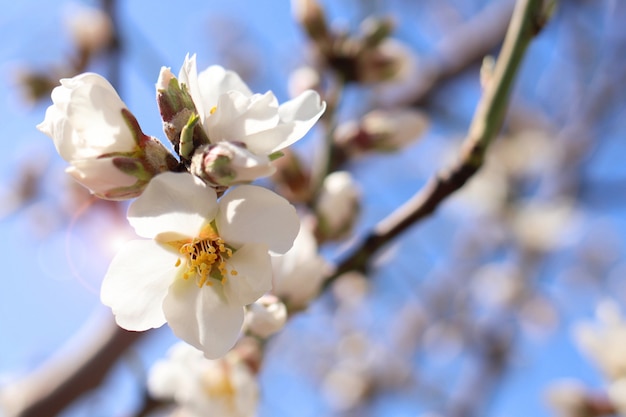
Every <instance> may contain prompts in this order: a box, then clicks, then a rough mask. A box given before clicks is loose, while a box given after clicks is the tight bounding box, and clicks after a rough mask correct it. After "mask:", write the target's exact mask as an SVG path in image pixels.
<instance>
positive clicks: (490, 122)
mask: <svg viewBox="0 0 626 417" xmlns="http://www.w3.org/2000/svg"><path fill="white" fill-rule="evenodd" d="M541 6H542V1H541V0H521V1H519V2H518V3H517V5H516V8H515V10H514V13H513V17H512V19H511V24H510V26H509V30H508V32H507V35H506V38H505V40H504V45H503V46H502V50H501V52H500V56H499V58H498V61H497V63H496V67H495V69H494V74H493V77H492V79H491V81H490V82H489V84H488V85H487V87H486V89H485V92H484V95H483V97H482V99H481V101H480V102H479V104H478V108H477V110H476V113H475V115H474V118H473V120H472V123H471V125H470V128H469V132H468V135H467V137H466V138H465V141H464V144H463V148H462V151H461V154H460V157H459V159H458V161H457V162H456V164H455V165H454V166H452V167H451V168H450V169H448V170H442V171H440V172H438V173H437V174H435V175H434V177H432V178H431V179H430V181H429V182H428V183H427V184H426V185H425V186H424V188H422V189H421V190H420V191H418V192H417V193H416V194H415V195H414V196H413V197H412V198H411V199H410V200H409V201H407V202H406V203H405V204H404V205H403V206H401V207H400V208H398V209H397V210H396V211H394V212H393V213H391V215H389V216H388V217H387V218H385V219H383V220H382V221H381V222H380V223H378V224H377V225H376V226H375V227H374V229H373V230H372V231H371V232H370V233H369V234H368V235H367V236H366V237H365V239H363V240H362V241H361V242H359V243H357V245H356V247H355V248H354V249H353V250H352V251H351V252H350V253H349V255H348V256H347V257H345V258H344V259H343V260H342V261H341V262H340V263H339V265H338V266H337V268H336V270H335V272H334V274H333V275H331V276H330V277H329V278H328V279H327V281H326V283H325V285H326V286H328V285H329V284H330V283H331V282H332V281H334V280H335V279H336V278H337V277H338V276H339V275H341V274H342V273H344V272H347V271H351V270H357V271H365V270H366V269H367V267H368V261H369V259H370V258H371V256H372V254H374V253H375V252H376V251H378V250H379V249H380V248H381V247H382V246H384V245H385V244H387V243H388V242H390V241H391V240H393V239H394V238H396V237H397V236H398V235H400V234H401V233H403V232H404V231H406V230H407V229H408V228H410V227H411V226H413V225H414V224H416V223H417V222H418V221H420V220H422V219H424V218H425V217H426V216H428V215H430V214H431V213H433V212H434V211H435V209H436V208H437V207H438V206H439V204H440V203H441V202H442V201H443V200H445V199H446V198H447V197H448V196H450V195H451V194H452V193H453V192H455V191H456V190H458V189H459V188H461V187H462V186H463V185H464V184H465V183H466V182H467V180H468V179H470V178H471V177H472V176H473V175H474V174H475V173H476V172H477V171H478V170H479V169H480V167H481V166H482V164H483V161H484V158H485V153H486V151H487V148H488V147H489V144H490V143H491V142H492V140H493V139H494V138H495V137H496V135H497V134H498V132H499V131H500V128H501V127H502V122H503V119H504V115H505V113H506V108H507V103H508V98H509V95H510V92H511V88H512V86H513V81H514V78H515V74H516V72H517V70H518V68H519V66H520V63H521V61H522V58H523V56H524V53H525V51H526V47H527V46H528V44H529V43H530V41H531V39H532V38H533V37H534V36H535V35H536V34H537V33H538V32H539V30H540V28H541V22H542V20H543V16H542V13H541Z"/></svg>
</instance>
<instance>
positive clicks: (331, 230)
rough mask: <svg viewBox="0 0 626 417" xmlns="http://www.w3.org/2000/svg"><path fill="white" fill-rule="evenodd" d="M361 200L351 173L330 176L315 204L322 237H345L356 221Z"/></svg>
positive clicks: (325, 180)
mask: <svg viewBox="0 0 626 417" xmlns="http://www.w3.org/2000/svg"><path fill="white" fill-rule="evenodd" d="M359 199H360V191H359V190H358V187H357V185H356V182H355V181H354V179H353V178H352V175H351V174H350V173H349V172H347V171H336V172H333V173H331V174H330V175H328V176H327V177H326V178H325V179H324V182H323V183H322V188H321V190H320V193H319V197H318V199H317V202H316V204H315V212H316V214H317V215H318V218H319V222H320V227H319V229H320V232H321V234H322V236H324V237H325V238H330V239H336V238H341V237H343V236H345V235H346V234H347V233H348V232H349V231H350V230H351V228H352V226H353V224H354V222H355V221H356V216H357V213H358V209H359Z"/></svg>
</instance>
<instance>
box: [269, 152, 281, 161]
mask: <svg viewBox="0 0 626 417" xmlns="http://www.w3.org/2000/svg"><path fill="white" fill-rule="evenodd" d="M283 156H285V153H284V152H281V151H276V152H272V153H271V154H269V155H267V157H268V158H269V160H270V161H275V160H277V159H278V158H282V157H283Z"/></svg>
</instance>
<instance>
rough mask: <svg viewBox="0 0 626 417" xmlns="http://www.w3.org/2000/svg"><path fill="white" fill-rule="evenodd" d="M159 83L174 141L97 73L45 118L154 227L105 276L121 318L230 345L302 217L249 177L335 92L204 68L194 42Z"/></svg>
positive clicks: (68, 149) (80, 162)
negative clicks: (146, 128) (144, 122)
mask: <svg viewBox="0 0 626 417" xmlns="http://www.w3.org/2000/svg"><path fill="white" fill-rule="evenodd" d="M156 87H157V102H158V104H159V109H160V113H161V117H162V119H163V127H164V132H165V134H166V136H167V138H168V139H169V141H170V142H171V144H172V146H173V148H174V150H175V152H176V155H174V154H172V153H171V152H170V151H168V150H167V148H166V147H165V146H164V145H163V144H162V143H161V142H159V141H158V140H157V139H156V138H154V137H150V136H147V135H145V134H144V133H143V132H142V131H141V129H140V127H139V123H138V122H137V120H136V119H135V117H134V116H133V115H132V113H130V111H129V110H128V109H127V108H126V105H125V104H124V103H123V102H122V100H121V99H120V97H119V96H118V94H117V93H116V91H115V89H114V88H113V87H112V86H111V84H109V83H108V82H107V81H106V80H105V79H104V78H102V77H101V76H99V75H97V74H93V73H86V74H81V75H78V76H76V77H74V78H71V79H63V80H61V86H59V87H56V88H55V89H54V91H53V92H52V101H53V104H52V106H50V107H49V108H48V110H47V111H46V116H45V120H44V121H43V122H42V123H41V124H40V125H39V126H38V128H39V129H40V130H41V131H42V132H44V133H46V134H47V135H48V136H50V137H51V138H52V139H53V141H54V144H55V147H56V149H57V151H58V152H59V154H60V155H61V156H62V157H63V158H64V159H65V160H66V161H67V162H69V164H70V167H69V168H68V169H67V171H68V173H70V174H71V175H72V176H73V177H74V178H75V179H76V180H78V181H79V182H80V183H81V184H83V185H84V186H86V187H87V188H88V189H89V190H90V191H91V192H92V193H93V194H95V195H96V196H98V197H100V198H105V199H113V200H123V199H130V198H135V197H136V200H135V201H133V202H132V203H131V205H130V207H129V210H128V221H129V223H130V224H131V225H132V227H133V228H134V229H135V231H136V233H137V234H138V235H139V236H140V237H142V238H145V239H140V240H133V241H130V242H127V243H126V244H125V246H123V247H122V248H121V249H120V251H119V252H118V253H117V255H116V256H115V257H114V259H113V260H112V262H111V265H110V267H109V270H108V272H107V274H106V276H105V278H104V281H103V283H102V290H101V299H102V302H103V303H104V304H106V305H107V306H110V307H111V309H112V310H113V313H114V314H115V318H116V321H117V323H118V324H119V325H120V326H121V327H123V328H125V329H128V330H135V331H142V330H147V329H150V328H155V327H159V326H162V325H163V324H164V323H166V322H167V323H168V324H169V326H170V327H171V328H172V330H173V332H174V333H175V334H176V335H177V336H178V337H180V338H181V339H183V340H184V341H186V342H187V343H189V344H191V345H193V346H195V347H196V348H198V349H200V350H202V351H203V352H204V355H205V356H206V357H208V358H218V357H221V356H223V355H224V354H225V353H226V352H227V351H228V350H229V349H230V348H231V347H232V346H233V345H234V343H235V341H236V340H237V337H238V335H239V333H240V330H241V327H242V324H243V322H244V311H245V309H244V307H245V306H247V305H250V304H252V303H254V302H255V301H256V300H257V299H259V298H260V297H261V296H262V295H263V294H265V293H267V292H268V291H269V290H270V289H271V288H272V276H273V269H272V268H273V267H272V260H271V259H272V257H271V255H276V254H284V253H285V252H287V251H288V250H289V249H290V248H291V247H292V245H293V242H294V239H295V238H296V236H297V235H298V233H299V230H300V220H299V218H298V215H297V213H296V210H295V209H294V207H293V206H292V205H291V204H289V202H288V201H287V200H285V199H284V198H282V197H280V196H279V195H277V194H275V193H273V192H272V191H270V190H268V189H265V188H262V187H259V186H254V185H249V183H250V182H252V181H254V180H255V179H257V178H259V177H263V176H268V175H271V174H272V173H273V172H274V167H273V165H272V160H273V159H275V158H277V157H280V155H281V152H280V151H281V150H282V149H284V148H285V147H287V146H289V145H291V144H293V143H294V142H295V141H297V140H299V139H300V138H302V137H303V136H304V135H305V134H306V133H307V132H308V131H309V130H310V129H311V127H312V126H313V125H314V124H315V122H316V121H317V120H318V119H319V118H320V116H321V115H322V113H323V112H324V110H325V103H324V102H323V101H321V99H320V97H319V95H318V94H317V93H316V92H314V91H310V90H309V91H305V92H303V93H302V94H300V95H299V96H297V97H296V98H294V99H292V100H290V101H287V102H285V103H283V104H280V105H279V104H278V100H277V99H276V97H275V96H274V94H273V93H272V92H267V93H265V94H253V93H252V92H251V91H250V89H249V88H248V86H247V85H246V84H245V83H244V82H243V81H242V80H241V79H240V78H239V76H238V75H237V74H236V73H234V72H232V71H227V70H225V69H223V68H222V67H219V66H212V67H209V68H208V69H206V70H204V71H202V72H200V73H198V72H197V69H196V60H195V56H194V57H191V58H190V57H187V58H186V59H185V62H184V64H183V66H182V68H181V70H180V73H179V75H178V77H175V76H174V75H173V74H172V72H171V71H170V69H169V68H162V69H161V73H160V75H159V78H158V81H157V85H156Z"/></svg>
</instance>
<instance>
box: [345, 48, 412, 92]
mask: <svg viewBox="0 0 626 417" xmlns="http://www.w3.org/2000/svg"><path fill="white" fill-rule="evenodd" d="M410 62H411V53H410V51H409V50H408V48H406V47H405V46H404V45H403V44H401V43H400V42H398V41H396V40H394V39H391V38H385V39H383V40H381V41H380V43H379V44H378V45H376V47H373V48H366V49H365V50H364V51H363V52H362V53H361V54H359V55H358V57H357V62H356V64H355V69H356V72H355V81H358V82H362V83H366V84H367V83H378V82H382V81H391V80H394V79H396V78H397V77H398V76H399V75H400V74H402V70H403V68H405V67H407V66H408V65H409V63H410Z"/></svg>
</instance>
